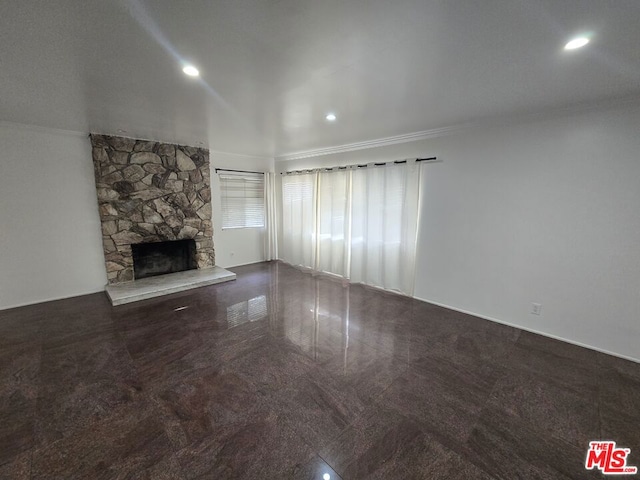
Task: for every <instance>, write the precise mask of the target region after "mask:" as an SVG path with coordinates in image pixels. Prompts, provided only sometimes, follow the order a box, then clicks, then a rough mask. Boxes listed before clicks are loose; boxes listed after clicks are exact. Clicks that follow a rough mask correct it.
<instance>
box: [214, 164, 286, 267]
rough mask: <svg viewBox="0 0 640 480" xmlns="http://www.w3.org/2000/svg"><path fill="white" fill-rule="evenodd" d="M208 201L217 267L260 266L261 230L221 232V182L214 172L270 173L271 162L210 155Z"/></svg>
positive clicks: (262, 241) (262, 232)
mask: <svg viewBox="0 0 640 480" xmlns="http://www.w3.org/2000/svg"><path fill="white" fill-rule="evenodd" d="M210 160H211V199H212V200H211V201H212V203H213V244H214V247H215V249H216V265H218V266H220V267H224V268H226V267H234V266H238V265H246V264H248V263H255V262H262V261H263V260H264V259H265V258H266V257H265V249H264V238H265V237H264V236H265V230H264V229H262V228H238V229H230V230H223V229H222V210H221V203H220V181H219V179H218V175H216V173H215V170H216V168H229V169H233V170H248V171H256V172H272V171H273V169H274V161H273V158H266V157H249V156H244V155H235V154H228V153H220V152H211V155H210Z"/></svg>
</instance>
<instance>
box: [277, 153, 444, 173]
mask: <svg viewBox="0 0 640 480" xmlns="http://www.w3.org/2000/svg"><path fill="white" fill-rule="evenodd" d="M409 160H414V159H413V158H409V159H406V160H394V161H393V162H380V163H374V164H373V166H374V167H382V166H384V165H388V164H391V163H393V164H399V163H407V162H408V161H409ZM437 160H438V157H428V158H416V159H415V161H416V162H435V161H437ZM369 165H370V164H367V163H364V164H357V163H355V164H352V165H344V166H342V167H326V168H310V169H305V170H291V171H289V172H280V175H290V174H293V173H305V172H307V173H309V172H315V171H318V172H329V171H331V170H346V169H348V168H353V169H355V168H367V167H368V166H369Z"/></svg>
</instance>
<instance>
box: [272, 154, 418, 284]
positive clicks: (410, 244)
mask: <svg viewBox="0 0 640 480" xmlns="http://www.w3.org/2000/svg"><path fill="white" fill-rule="evenodd" d="M418 169H419V168H418V166H417V165H416V164H415V163H407V164H397V165H389V166H379V167H376V166H374V165H369V166H368V167H367V168H356V169H352V168H349V169H345V170H331V171H319V172H314V173H309V174H299V175H286V176H283V179H282V198H283V208H282V216H283V218H282V223H283V239H282V245H281V246H282V249H281V257H282V258H283V260H285V261H287V262H289V263H291V264H294V265H302V266H305V267H309V268H313V269H315V270H319V271H323V272H328V273H332V274H335V275H340V276H342V277H344V278H347V279H350V280H351V281H353V282H358V283H364V284H367V285H372V286H376V287H381V288H385V289H387V290H394V291H398V292H402V293H405V294H408V295H413V288H414V276H415V255H416V238H417V225H418V195H419V181H420V175H419V171H418Z"/></svg>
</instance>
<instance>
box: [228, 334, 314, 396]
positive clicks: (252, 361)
mask: <svg viewBox="0 0 640 480" xmlns="http://www.w3.org/2000/svg"><path fill="white" fill-rule="evenodd" d="M313 366H314V363H313V361H312V360H311V359H309V358H308V357H307V356H305V355H303V354H302V353H301V352H300V351H299V349H297V348H296V347H295V346H294V345H292V344H291V343H289V342H287V341H281V340H271V341H269V342H268V343H266V344H264V345H263V346H261V347H259V348H256V349H255V350H254V351H252V352H250V353H247V354H246V355H243V356H242V357H240V358H238V359H237V360H236V361H235V362H234V367H235V368H236V371H237V372H238V375H239V376H240V377H242V378H244V379H245V380H247V381H249V382H250V383H251V384H253V385H254V386H255V388H256V389H257V391H258V392H260V393H262V394H268V393H271V392H275V391H278V390H280V389H281V388H283V387H285V386H287V385H289V384H291V382H293V381H294V380H295V379H296V378H297V377H299V376H300V375H302V374H304V373H306V372H308V371H310V370H311V369H312V368H313Z"/></svg>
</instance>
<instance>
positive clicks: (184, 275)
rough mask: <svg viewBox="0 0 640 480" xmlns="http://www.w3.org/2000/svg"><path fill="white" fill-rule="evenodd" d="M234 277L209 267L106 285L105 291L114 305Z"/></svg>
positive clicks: (228, 272)
mask: <svg viewBox="0 0 640 480" xmlns="http://www.w3.org/2000/svg"><path fill="white" fill-rule="evenodd" d="M235 279H236V274H235V273H233V272H230V271H229V270H225V269H224V268H221V267H209V268H201V269H198V270H186V271H184V272H177V273H169V274H167V275H158V276H155V277H147V278H143V279H140V280H134V281H132V282H126V283H120V284H115V285H107V288H106V292H107V295H108V296H109V300H111V303H112V304H113V305H114V306H115V305H123V304H125V303H132V302H138V301H140V300H147V299H149V298H155V297H160V296H162V295H169V294H171V293H178V292H183V291H185V290H190V289H192V288H198V287H205V286H207V285H214V284H216V283H221V282H228V281H230V280H235Z"/></svg>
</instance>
